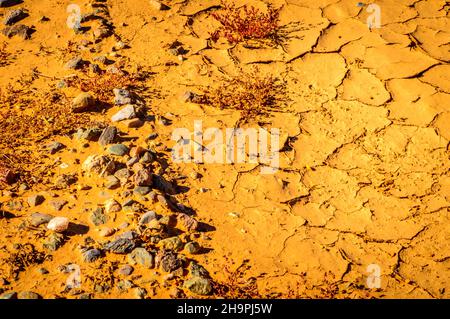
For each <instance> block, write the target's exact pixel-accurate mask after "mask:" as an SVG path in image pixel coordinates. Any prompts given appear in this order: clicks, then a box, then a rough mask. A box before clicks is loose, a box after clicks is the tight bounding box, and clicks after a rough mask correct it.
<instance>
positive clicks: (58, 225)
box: [47, 217, 70, 233]
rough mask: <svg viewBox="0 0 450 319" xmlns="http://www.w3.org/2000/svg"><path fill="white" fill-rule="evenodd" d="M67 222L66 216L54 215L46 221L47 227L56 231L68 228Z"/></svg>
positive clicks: (59, 231) (60, 231)
mask: <svg viewBox="0 0 450 319" xmlns="http://www.w3.org/2000/svg"><path fill="white" fill-rule="evenodd" d="M69 223H70V222H69V219H68V218H67V217H55V218H53V219H52V220H51V221H49V222H48V225H47V228H48V229H50V230H53V231H55V232H57V233H62V232H64V231H66V230H67V228H69Z"/></svg>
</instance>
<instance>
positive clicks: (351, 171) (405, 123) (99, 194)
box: [0, 0, 450, 298]
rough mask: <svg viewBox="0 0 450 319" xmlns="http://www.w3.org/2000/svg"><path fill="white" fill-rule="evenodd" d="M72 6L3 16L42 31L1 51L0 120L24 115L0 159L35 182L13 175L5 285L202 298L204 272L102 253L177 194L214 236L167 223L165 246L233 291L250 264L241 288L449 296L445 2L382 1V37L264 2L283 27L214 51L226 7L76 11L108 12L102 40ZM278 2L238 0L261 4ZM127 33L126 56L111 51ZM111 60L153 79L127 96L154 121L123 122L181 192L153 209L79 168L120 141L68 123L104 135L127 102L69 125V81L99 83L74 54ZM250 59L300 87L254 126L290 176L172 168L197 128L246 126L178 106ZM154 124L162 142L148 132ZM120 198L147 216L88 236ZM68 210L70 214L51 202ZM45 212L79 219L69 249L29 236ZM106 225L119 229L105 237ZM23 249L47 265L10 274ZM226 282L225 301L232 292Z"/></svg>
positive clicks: (40, 4) (328, 6)
mask: <svg viewBox="0 0 450 319" xmlns="http://www.w3.org/2000/svg"><path fill="white" fill-rule="evenodd" d="M72 2H73V1H65V0H62V1H57V2H55V1H50V0H42V1H27V0H25V1H24V2H23V3H21V4H19V5H16V6H13V7H6V8H0V18H1V19H2V20H3V19H4V18H5V17H6V14H7V12H8V11H10V10H12V9H17V8H19V7H21V8H24V9H26V10H27V12H28V16H27V17H25V18H24V19H23V20H21V21H20V22H17V23H16V24H24V25H26V26H29V27H30V26H34V30H35V31H34V32H33V33H32V34H31V35H30V38H29V39H23V38H21V37H20V35H17V36H13V37H11V38H8V37H6V36H4V35H0V43H1V42H5V43H6V44H5V46H4V49H3V50H0V57H1V58H2V60H1V62H0V74H1V77H0V88H1V92H2V97H0V103H1V104H0V118H1V121H13V122H14V123H15V124H14V125H13V124H11V125H2V131H1V132H0V135H2V138H1V143H2V145H1V149H0V161H1V162H2V163H3V165H4V166H5V167H8V168H10V169H12V170H15V171H18V172H21V175H20V176H21V179H20V180H19V181H17V182H16V183H10V184H7V183H3V184H1V185H2V188H3V191H2V192H0V195H1V196H0V203H2V207H0V209H1V211H2V212H1V215H0V227H1V235H0V259H1V262H0V290H1V291H0V292H3V293H8V292H18V293H19V292H24V291H33V292H36V293H38V294H39V295H40V296H42V297H43V298H53V297H67V298H78V297H80V296H84V297H85V296H86V294H90V297H93V298H134V297H136V296H137V295H139V296H141V295H142V294H139V291H140V290H139V289H138V287H140V288H143V289H145V291H146V294H145V296H146V297H150V298H162V297H179V296H184V295H187V296H198V295H196V294H194V293H193V292H192V291H190V290H189V289H188V288H186V285H183V284H182V283H183V281H185V280H188V279H189V278H190V276H191V275H192V273H191V272H189V271H187V269H188V266H185V268H186V269H185V270H184V271H181V273H180V272H177V273H175V274H173V273H172V274H169V275H168V274H167V272H164V271H162V270H160V269H159V268H152V269H146V268H145V267H144V266H143V265H134V266H133V267H134V272H133V273H132V274H131V275H130V276H128V277H125V276H123V275H120V274H118V268H120V267H121V266H122V265H124V264H127V263H128V262H129V259H128V257H127V255H124V254H113V253H111V252H107V251H104V250H102V249H101V248H102V247H104V243H107V242H108V241H111V240H112V239H113V238H115V236H116V234H120V233H123V232H125V231H127V230H134V229H136V227H137V221H139V218H140V216H141V215H142V213H143V212H145V211H148V210H152V211H155V212H156V213H157V214H158V215H160V216H166V217H167V216H169V215H171V214H175V218H177V216H179V215H180V214H181V212H180V211H183V210H184V209H180V208H179V206H178V208H177V207H175V209H174V207H172V206H173V204H172V205H170V204H169V205H167V204H164V200H163V199H161V196H165V197H166V198H167V199H168V200H169V201H170V202H173V203H180V204H183V205H184V206H183V207H184V208H185V207H188V208H190V209H189V211H191V212H192V214H193V216H194V217H195V219H196V220H198V221H199V222H200V224H201V225H202V227H199V228H198V229H196V230H193V231H191V230H188V231H184V230H183V231H178V230H173V229H172V234H171V235H177V236H179V238H181V240H182V241H183V244H184V243H186V242H188V241H195V242H197V243H198V244H199V245H200V246H201V247H202V249H201V251H200V252H199V253H197V254H194V255H192V254H189V253H185V252H180V253H179V255H183V256H184V257H183V258H185V259H186V260H188V261H190V262H191V263H192V261H193V260H195V261H197V262H198V264H200V265H202V266H203V267H204V268H205V269H206V270H207V271H208V272H209V274H210V278H211V281H212V282H215V283H227V282H230V278H229V275H227V272H224V269H225V268H227V269H229V271H231V272H233V271H234V270H235V269H237V268H238V267H239V266H240V265H242V264H243V263H245V264H246V265H247V266H248V267H247V268H248V270H247V271H245V272H244V273H239V274H238V273H235V274H234V275H236V276H238V275H239V276H240V277H241V278H240V279H242V281H247V280H248V279H249V278H255V279H256V284H257V290H258V292H259V294H260V295H264V296H267V295H271V296H280V297H298V296H301V297H324V296H325V297H330V296H331V297H339V298H341V297H351V298H369V297H377V298H393V297H401V298H449V297H450V215H449V208H450V175H449V170H450V161H449V154H450V153H449V140H450V66H449V60H450V42H449V40H450V20H449V5H448V3H446V1H443V0H442V1H441V0H428V1H427V0H401V1H394V0H379V1H377V2H376V3H377V4H378V5H380V7H381V28H379V29H372V30H370V29H369V28H368V27H367V25H366V18H367V16H368V13H367V12H366V11H365V7H364V6H358V5H357V1H353V0H340V1H339V0H290V1H270V3H271V4H272V5H273V6H274V7H275V8H281V11H280V25H281V26H285V27H286V28H287V29H288V30H289V33H288V36H287V37H286V38H285V39H284V40H283V42H282V43H281V44H279V45H276V46H271V45H266V44H261V43H259V42H257V41H256V42H255V43H252V42H251V41H249V42H240V43H237V44H230V43H228V42H227V41H226V40H224V39H219V41H217V42H214V41H211V34H212V32H213V31H214V30H215V29H217V28H218V26H219V23H218V22H217V20H215V19H214V18H213V17H212V15H211V14H212V13H213V12H215V11H216V10H218V9H220V6H221V2H220V1H219V0H205V1H194V0H186V1H182V0H179V1H176V0H167V1H166V2H165V4H167V5H168V6H169V7H170V8H169V9H167V10H158V9H157V8H155V6H153V5H152V4H151V2H150V1H141V0H104V1H84V0H79V1H76V4H78V5H79V6H80V8H81V13H82V14H89V13H91V12H93V11H94V10H95V9H98V8H100V9H101V10H103V11H102V12H100V13H99V15H101V16H103V17H104V19H105V21H107V24H106V26H107V27H106V28H107V30H108V32H109V34H105V35H104V36H103V35H102V34H101V31H98V29H99V28H100V29H101V23H102V21H103V20H98V19H86V20H88V21H83V22H82V26H83V27H89V28H88V29H87V30H83V31H82V32H79V33H74V31H73V30H71V29H70V28H68V27H67V25H66V19H67V16H68V13H67V12H66V9H67V6H68V5H69V4H70V3H72ZM265 2H266V1H264V2H262V1H235V3H236V4H237V5H238V6H241V5H244V4H249V5H254V6H255V7H257V8H261V10H265V8H267V5H266V3H265ZM1 16H3V17H1ZM43 16H45V17H47V18H48V19H42V17H43ZM99 25H100V26H99ZM103 25H105V24H103ZM3 27H6V26H2V28H3ZM118 41H122V42H123V43H125V44H126V45H127V46H126V47H125V48H119V49H116V50H112V48H113V47H114V46H115V44H116V43H117V42H118ZM175 41H178V42H179V43H180V44H181V45H182V47H183V49H184V52H183V54H182V57H180V56H176V55H174V54H173V52H172V51H171V50H170V46H171V44H172V43H174V42H175ZM0 48H1V47H0ZM102 55H104V56H107V58H108V59H109V60H111V63H112V64H111V65H113V66H116V67H117V68H118V69H123V70H126V71H127V72H129V73H130V74H135V75H136V74H137V75H140V76H141V78H140V79H139V80H137V81H138V82H136V83H137V85H136V89H135V91H133V92H134V93H136V94H137V95H138V96H139V97H140V99H141V104H143V105H145V107H146V108H147V111H146V112H147V113H146V114H147V116H145V117H144V119H145V121H144V123H143V125H142V126H140V127H137V128H129V127H128V126H127V125H126V124H125V123H123V122H119V123H114V125H115V126H116V127H117V128H118V129H119V131H120V132H121V137H122V138H123V143H124V144H125V145H127V146H128V147H130V148H131V147H133V146H142V147H144V148H152V149H153V150H155V152H157V153H158V157H161V158H162V159H163V160H161V161H160V163H158V164H157V167H156V166H155V167H152V169H153V170H154V171H158V170H159V172H164V176H165V178H166V179H167V180H169V181H171V182H172V185H175V184H176V185H178V186H177V187H176V191H174V192H173V193H172V194H170V193H169V192H163V191H158V193H157V194H160V197H159V201H158V200H155V196H156V195H155V194H156V193H155V192H152V193H151V195H145V196H140V195H139V196H138V195H136V194H134V195H133V188H134V186H131V188H130V186H129V184H126V183H125V185H124V184H122V185H120V186H119V188H117V189H107V188H105V186H104V185H105V179H104V178H103V177H99V176H97V175H96V174H87V173H86V172H84V171H83V170H82V163H84V161H85V160H86V158H88V156H91V155H94V154H107V148H108V147H103V146H101V145H99V144H98V143H97V142H95V141H86V140H80V139H77V138H76V137H74V135H73V133H74V131H76V129H77V128H79V127H82V128H87V127H89V126H90V125H92V123H96V125H100V126H101V125H103V126H102V127H104V126H105V125H110V124H111V122H110V119H111V116H112V115H114V114H115V113H117V112H118V111H119V110H120V109H121V106H117V105H114V103H112V100H113V97H114V95H113V94H112V88H111V89H110V90H109V91H108V92H107V93H108V94H109V95H107V96H106V98H105V99H104V101H101V102H102V103H100V102H99V100H102V98H101V97H100V96H95V94H100V93H98V92H92V90H93V89H92V88H91V93H92V95H93V96H94V98H96V99H97V104H98V105H97V109H96V110H93V111H91V112H83V113H82V114H73V113H71V111H70V107H69V109H67V105H68V103H69V104H70V101H71V100H72V99H73V98H74V97H76V96H77V95H78V94H79V93H80V88H79V87H76V85H75V87H74V86H72V87H70V85H69V87H67V86H66V87H62V86H59V85H58V83H59V82H60V81H61V80H65V81H67V82H68V83H69V82H70V79H73V75H78V76H79V77H80V78H86V77H87V76H88V75H86V73H83V72H82V71H80V70H72V69H67V68H65V67H64V65H65V64H66V62H67V61H69V60H70V59H71V58H73V57H75V56H81V57H82V59H83V60H84V61H88V62H90V63H97V64H99V65H100V68H101V69H106V68H108V66H107V65H103V64H102V63H100V62H95V60H94V58H95V57H98V56H102ZM255 66H256V67H257V68H258V72H259V73H260V74H264V75H272V76H276V77H279V78H281V79H283V81H285V83H286V97H287V98H288V103H287V106H286V107H284V108H283V109H282V110H280V111H279V112H273V113H272V114H270V116H267V117H266V118H265V119H264V120H265V121H263V122H265V123H262V122H261V121H257V120H254V121H250V122H248V123H247V124H246V126H247V127H257V126H258V124H261V125H263V126H264V127H266V128H269V127H277V128H280V130H281V137H282V140H281V145H280V146H282V149H281V153H280V170H279V171H278V172H277V173H276V174H273V175H261V174H260V170H259V165H257V164H244V165H242V164H240V165H237V164H236V165H232V164H207V163H205V164H202V163H197V164H196V163H183V164H180V163H173V162H172V161H171V158H170V148H171V147H173V145H174V141H171V134H172V131H173V130H174V129H175V128H178V127H186V128H189V129H191V130H192V129H193V123H194V120H198V119H202V120H203V126H204V127H218V128H223V129H225V128H229V127H234V126H235V125H236V122H237V121H238V120H239V112H238V111H234V110H219V109H217V108H214V107H211V106H208V105H199V104H196V103H191V102H183V101H181V100H180V95H182V94H183V93H184V92H186V91H192V92H199V93H200V92H201V91H202V88H205V87H206V88H207V87H214V86H216V85H217V84H218V83H223V82H224V81H226V80H224V79H227V78H229V77H231V76H235V75H238V74H239V72H247V71H248V72H250V70H253V69H254V67H255ZM105 74H106V73H105ZM105 76H106V75H105ZM95 84H97V85H99V86H101V85H103V84H101V83H100V82H96V81H95V83H94V88H95V86H96V85H95ZM119 87H120V86H119ZM97 89H98V88H97ZM7 92H9V95H8V93H7ZM11 95H12V97H11ZM5 96H6V97H5ZM42 110H46V111H45V112H43V111H42ZM46 112H48V114H45V113H46ZM52 112H53V113H52ZM65 112H67V113H65ZM43 113H44V114H43ZM69 114H70V116H69ZM61 115H63V117H62V119H59V117H61ZM58 116H59V117H58ZM65 118H67V122H65ZM58 119H59V120H58ZM34 121H35V122H34ZM52 121H53V122H52ZM61 122H62V123H61ZM3 123H6V122H3ZM55 123H59V124H61V125H60V126H61V127H58V128H55V125H56V124H55ZM59 124H58V125H59ZM7 129H8V130H9V131H7ZM47 133H48V134H47ZM152 133H157V134H158V135H157V137H156V138H155V139H152V140H148V139H147V137H148V136H149V135H150V134H152ZM55 141H58V142H60V143H62V144H64V145H65V146H66V147H65V148H64V149H62V150H59V151H57V152H56V153H55V154H50V153H49V152H48V150H47V149H46V148H45V146H46V145H48V144H49V143H50V142H55ZM14 156H17V157H16V158H15V157H14ZM113 157H114V156H113ZM117 158H118V161H120V160H121V161H122V162H126V160H123V159H121V158H120V157H117ZM128 158H129V157H128ZM125 159H126V158H125ZM152 165H153V164H152ZM0 169H1V168H0ZM195 173H198V174H195ZM62 174H65V175H66V176H67V175H70V174H73V176H75V177H76V181H75V182H74V183H68V185H65V186H62V187H55V185H58V182H57V181H58V178H60V177H61V175H62ZM24 184H27V186H28V187H25V186H24ZM59 184H61V180H59ZM63 184H64V183H63ZM85 186H89V187H85ZM126 190H128V193H127V192H126ZM36 194H41V195H43V196H44V201H43V203H41V204H39V205H37V206H30V205H29V204H28V201H29V197H30V196H33V195H36ZM111 198H114V199H116V200H117V201H118V202H119V203H121V204H122V205H123V206H126V205H124V202H125V201H126V200H128V199H130V198H133V199H134V200H135V201H137V202H139V203H140V204H141V205H142V206H143V207H140V208H139V207H138V208H137V209H129V210H122V211H120V212H116V213H111V214H108V220H107V221H106V224H104V225H101V226H97V225H94V224H93V223H92V221H91V219H90V218H91V217H90V216H91V214H92V211H94V210H95V209H96V208H98V207H102V205H104V203H105V201H107V200H108V199H111ZM55 200H56V201H67V204H66V205H64V206H63V207H62V208H61V210H55V209H54V208H53V206H54V203H53V204H52V201H53V202H54V201H55ZM175 205H176V204H175ZM36 212H40V213H46V214H51V215H53V216H64V217H67V218H69V220H70V222H71V223H72V224H76V225H78V227H75V229H73V230H72V231H70V232H67V233H65V234H64V235H63V236H64V237H65V239H64V240H65V242H64V243H63V245H62V246H61V247H59V248H58V249H57V250H56V251H49V250H48V249H46V248H45V247H44V246H43V242H45V240H47V239H48V238H49V237H50V236H52V231H50V230H47V228H46V226H45V225H41V226H38V227H33V226H30V225H29V221H30V217H31V215H32V214H33V213H36ZM124 222H127V223H128V224H125V225H124V224H123V223H124ZM104 227H109V228H113V229H116V234H114V235H113V236H111V237H102V236H101V234H100V232H99V230H101V229H102V228H104ZM169 233H170V232H169ZM88 237H89V240H87V238H88ZM163 237H169V236H168V235H164V236H163ZM143 238H144V237H142V236H141V239H143ZM26 243H31V244H32V245H33V246H34V247H35V250H36V251H37V252H42V253H43V254H45V257H42V256H40V255H39V253H34V254H33V253H30V252H28V253H27V255H28V256H31V257H33V258H31V257H30V258H31V259H32V260H31V261H30V262H28V263H27V262H25V266H23V267H22V268H21V269H20V270H17V271H15V272H14V271H11V267H12V265H11V260H14V258H16V261H17V260H18V258H19V257H17V251H20V250H21V249H24V248H20V247H24V246H23V245H25V244H26ZM17 245H22V246H17ZM80 246H92V247H95V248H99V249H101V250H102V256H101V257H100V258H99V259H98V260H97V261H95V262H93V263H87V262H85V261H83V257H82V256H83V255H82V253H81V252H80ZM150 246H151V245H150ZM150 246H149V247H150ZM151 247H153V246H151ZM152 249H154V248H152ZM149 250H150V248H149ZM152 253H155V254H157V253H158V252H157V249H156V250H155V251H154V252H152ZM14 254H16V255H14ZM11 257H13V258H12V259H11ZM22 259H24V258H22ZM22 259H21V260H22ZM25 259H26V258H25ZM186 260H184V261H183V262H184V263H188V261H186ZM68 264H77V265H79V267H80V268H81V276H82V285H81V287H80V288H78V289H72V290H70V289H67V288H66V281H67V278H68V276H69V275H70V274H69V273H68V272H64V271H61V266H62V265H68ZM370 264H377V265H379V267H380V270H381V288H379V289H369V288H368V287H367V286H366V279H367V276H368V273H367V267H368V265H370ZM19 268H20V267H19ZM41 268H45V269H46V270H47V271H48V273H47V274H42V271H39V270H40V269H41ZM232 276H233V275H231V277H232ZM125 279H127V280H128V282H124V280H125ZM130 282H131V284H130ZM99 283H108V284H109V285H107V287H103V288H102V287H100V286H98V284H99ZM118 284H119V286H120V287H118ZM127 285H128V286H129V287H127ZM122 286H125V288H123V287H122ZM217 291H218V290H216V291H214V292H213V294H212V295H211V296H218V295H220V294H218V293H217ZM253 293H254V294H255V295H256V292H255V291H254V292H253ZM241 296H242V295H241Z"/></svg>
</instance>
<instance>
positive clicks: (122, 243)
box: [104, 238, 136, 254]
mask: <svg viewBox="0 0 450 319" xmlns="http://www.w3.org/2000/svg"><path fill="white" fill-rule="evenodd" d="M135 247H136V243H135V242H134V240H132V239H128V238H117V239H116V240H113V241H112V242H110V243H108V244H106V245H105V246H104V248H105V250H108V251H110V252H112V253H115V254H127V253H129V252H130V251H132V250H133V249H134V248H135Z"/></svg>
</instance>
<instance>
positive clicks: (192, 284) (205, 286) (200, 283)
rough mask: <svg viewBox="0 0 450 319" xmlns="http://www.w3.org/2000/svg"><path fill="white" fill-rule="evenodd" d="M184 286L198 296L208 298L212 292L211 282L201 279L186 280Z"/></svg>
mask: <svg viewBox="0 0 450 319" xmlns="http://www.w3.org/2000/svg"><path fill="white" fill-rule="evenodd" d="M183 286H184V288H187V289H189V290H190V291H191V292H193V293H195V294H197V295H202V296H207V295H209V294H210V293H211V292H212V286H211V282H210V281H209V280H208V279H205V278H201V277H193V278H191V279H189V280H186V281H185V282H184V285H183Z"/></svg>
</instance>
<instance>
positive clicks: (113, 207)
mask: <svg viewBox="0 0 450 319" xmlns="http://www.w3.org/2000/svg"><path fill="white" fill-rule="evenodd" d="M121 210H122V206H120V204H119V203H118V202H117V201H116V200H115V199H112V198H111V199H108V200H107V201H106V202H105V212H106V213H107V214H109V213H118V212H120V211H121Z"/></svg>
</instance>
